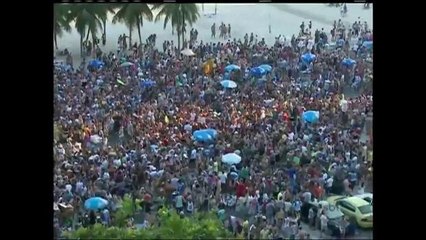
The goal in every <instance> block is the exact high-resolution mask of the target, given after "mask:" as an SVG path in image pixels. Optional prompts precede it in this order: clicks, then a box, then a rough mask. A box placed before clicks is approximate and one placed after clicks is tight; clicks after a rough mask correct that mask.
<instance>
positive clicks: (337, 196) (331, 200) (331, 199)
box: [327, 195, 346, 203]
mask: <svg viewBox="0 0 426 240" xmlns="http://www.w3.org/2000/svg"><path fill="white" fill-rule="evenodd" d="M344 198H346V196H342V195H334V196H331V197H328V198H327V202H333V203H334V202H335V201H336V200H340V199H344Z"/></svg>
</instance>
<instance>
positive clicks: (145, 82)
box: [140, 80, 157, 88]
mask: <svg viewBox="0 0 426 240" xmlns="http://www.w3.org/2000/svg"><path fill="white" fill-rule="evenodd" d="M155 85H157V83H156V82H155V81H152V80H142V81H141V84H140V86H141V88H150V87H153V86H155Z"/></svg>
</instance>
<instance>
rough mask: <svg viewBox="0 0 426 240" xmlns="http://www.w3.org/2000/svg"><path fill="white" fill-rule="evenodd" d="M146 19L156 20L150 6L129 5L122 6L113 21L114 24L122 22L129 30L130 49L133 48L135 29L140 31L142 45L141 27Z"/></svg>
mask: <svg viewBox="0 0 426 240" xmlns="http://www.w3.org/2000/svg"><path fill="white" fill-rule="evenodd" d="M144 18H145V19H147V20H148V21H152V20H153V18H154V17H153V15H152V12H151V9H150V8H149V7H148V4H144V3H127V4H124V5H122V7H121V8H120V10H118V11H117V13H116V14H115V16H114V18H113V19H112V22H113V23H116V22H122V23H124V24H126V26H127V27H128V28H129V32H130V33H129V47H131V46H132V30H133V29H134V28H135V27H136V28H137V29H138V35H139V44H142V36H141V27H142V26H143V19H144Z"/></svg>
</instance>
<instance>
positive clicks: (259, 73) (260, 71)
mask: <svg viewBox="0 0 426 240" xmlns="http://www.w3.org/2000/svg"><path fill="white" fill-rule="evenodd" d="M250 74H251V75H253V76H255V77H262V76H263V75H265V74H266V70H265V69H263V68H260V67H255V68H252V69H251V70H250Z"/></svg>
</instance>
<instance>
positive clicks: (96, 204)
mask: <svg viewBox="0 0 426 240" xmlns="http://www.w3.org/2000/svg"><path fill="white" fill-rule="evenodd" d="M107 205H108V201H107V200H105V199H103V198H100V197H92V198H89V199H87V200H86V201H85V202H84V207H85V208H86V209H88V210H99V209H103V208H105V207H106V206H107Z"/></svg>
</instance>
